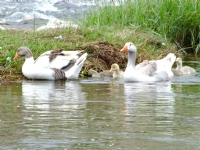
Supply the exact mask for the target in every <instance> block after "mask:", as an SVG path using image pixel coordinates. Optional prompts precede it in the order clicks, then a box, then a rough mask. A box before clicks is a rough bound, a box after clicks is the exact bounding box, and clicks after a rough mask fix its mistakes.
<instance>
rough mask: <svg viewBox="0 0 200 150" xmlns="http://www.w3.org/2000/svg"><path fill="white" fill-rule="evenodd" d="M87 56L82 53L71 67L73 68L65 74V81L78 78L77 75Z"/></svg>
mask: <svg viewBox="0 0 200 150" xmlns="http://www.w3.org/2000/svg"><path fill="white" fill-rule="evenodd" d="M87 55H88V54H87V53H84V54H83V55H82V56H81V57H80V58H78V60H77V61H76V63H75V64H74V65H73V67H72V68H71V69H69V70H68V71H66V72H65V74H66V77H67V79H77V78H78V76H79V73H80V71H81V69H82V67H83V64H84V62H85V60H86V58H87Z"/></svg>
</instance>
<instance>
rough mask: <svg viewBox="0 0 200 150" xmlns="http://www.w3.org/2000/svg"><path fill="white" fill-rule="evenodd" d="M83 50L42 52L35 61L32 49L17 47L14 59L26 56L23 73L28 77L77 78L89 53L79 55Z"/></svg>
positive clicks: (47, 78)
mask: <svg viewBox="0 0 200 150" xmlns="http://www.w3.org/2000/svg"><path fill="white" fill-rule="evenodd" d="M81 52H82V51H64V50H63V49H59V50H50V51H47V52H45V53H43V54H41V55H40V56H39V57H38V58H37V59H36V60H35V61H34V58H33V54H32V52H31V50H30V49H29V48H27V47H25V46H22V47H20V48H18V49H17V52H16V54H15V57H14V60H16V59H17V58H18V57H19V56H21V57H22V56H24V57H25V62H24V64H23V66H22V73H23V75H24V76H25V77H26V78H28V79H44V80H59V79H77V78H78V76H79V73H80V71H81V69H82V66H83V63H84V61H85V60H86V58H87V53H84V54H83V55H82V56H80V57H79V56H78V54H80V53H81Z"/></svg>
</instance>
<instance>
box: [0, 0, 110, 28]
mask: <svg viewBox="0 0 200 150" xmlns="http://www.w3.org/2000/svg"><path fill="white" fill-rule="evenodd" d="M108 2H109V0H98V1H96V0H3V1H0V6H1V7H0V29H9V28H16V29H34V28H36V29H37V28H39V27H41V26H43V25H46V24H47V23H48V22H49V21H54V20H56V19H59V20H64V21H72V22H74V23H75V24H76V23H78V19H79V18H80V17H81V16H83V14H84V13H87V11H88V10H90V9H92V8H94V7H99V6H102V5H103V4H105V3H108Z"/></svg>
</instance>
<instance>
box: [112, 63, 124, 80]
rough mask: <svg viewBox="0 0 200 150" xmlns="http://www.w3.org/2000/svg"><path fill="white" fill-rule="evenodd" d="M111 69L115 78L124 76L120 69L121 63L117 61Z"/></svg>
mask: <svg viewBox="0 0 200 150" xmlns="http://www.w3.org/2000/svg"><path fill="white" fill-rule="evenodd" d="M110 71H113V77H114V78H121V77H124V72H123V71H121V70H120V69H119V65H118V64H116V63H115V64H112V65H111V69H110Z"/></svg>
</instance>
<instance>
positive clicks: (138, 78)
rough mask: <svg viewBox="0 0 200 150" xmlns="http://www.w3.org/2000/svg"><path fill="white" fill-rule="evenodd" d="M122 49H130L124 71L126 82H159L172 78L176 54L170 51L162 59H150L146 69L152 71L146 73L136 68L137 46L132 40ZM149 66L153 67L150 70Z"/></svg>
mask: <svg viewBox="0 0 200 150" xmlns="http://www.w3.org/2000/svg"><path fill="white" fill-rule="evenodd" d="M120 51H122V52H126V51H128V63H127V66H126V69H125V72H124V81H125V82H128V81H135V82H158V81H169V80H170V78H171V76H172V72H171V67H172V65H173V63H174V61H175V58H176V56H175V55H174V54H172V53H170V54H168V55H167V56H166V57H164V58H163V59H161V60H153V61H150V62H149V63H148V67H147V66H145V67H147V68H145V70H147V72H150V74H146V73H144V72H143V71H140V70H137V69H136V68H135V60H136V53H137V48H136V46H135V45H134V44H133V43H132V42H127V43H126V44H125V45H124V47H123V48H122V49H121V50H120ZM149 67H151V70H150V71H149V70H148V68H149ZM142 68H143V67H142Z"/></svg>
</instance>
